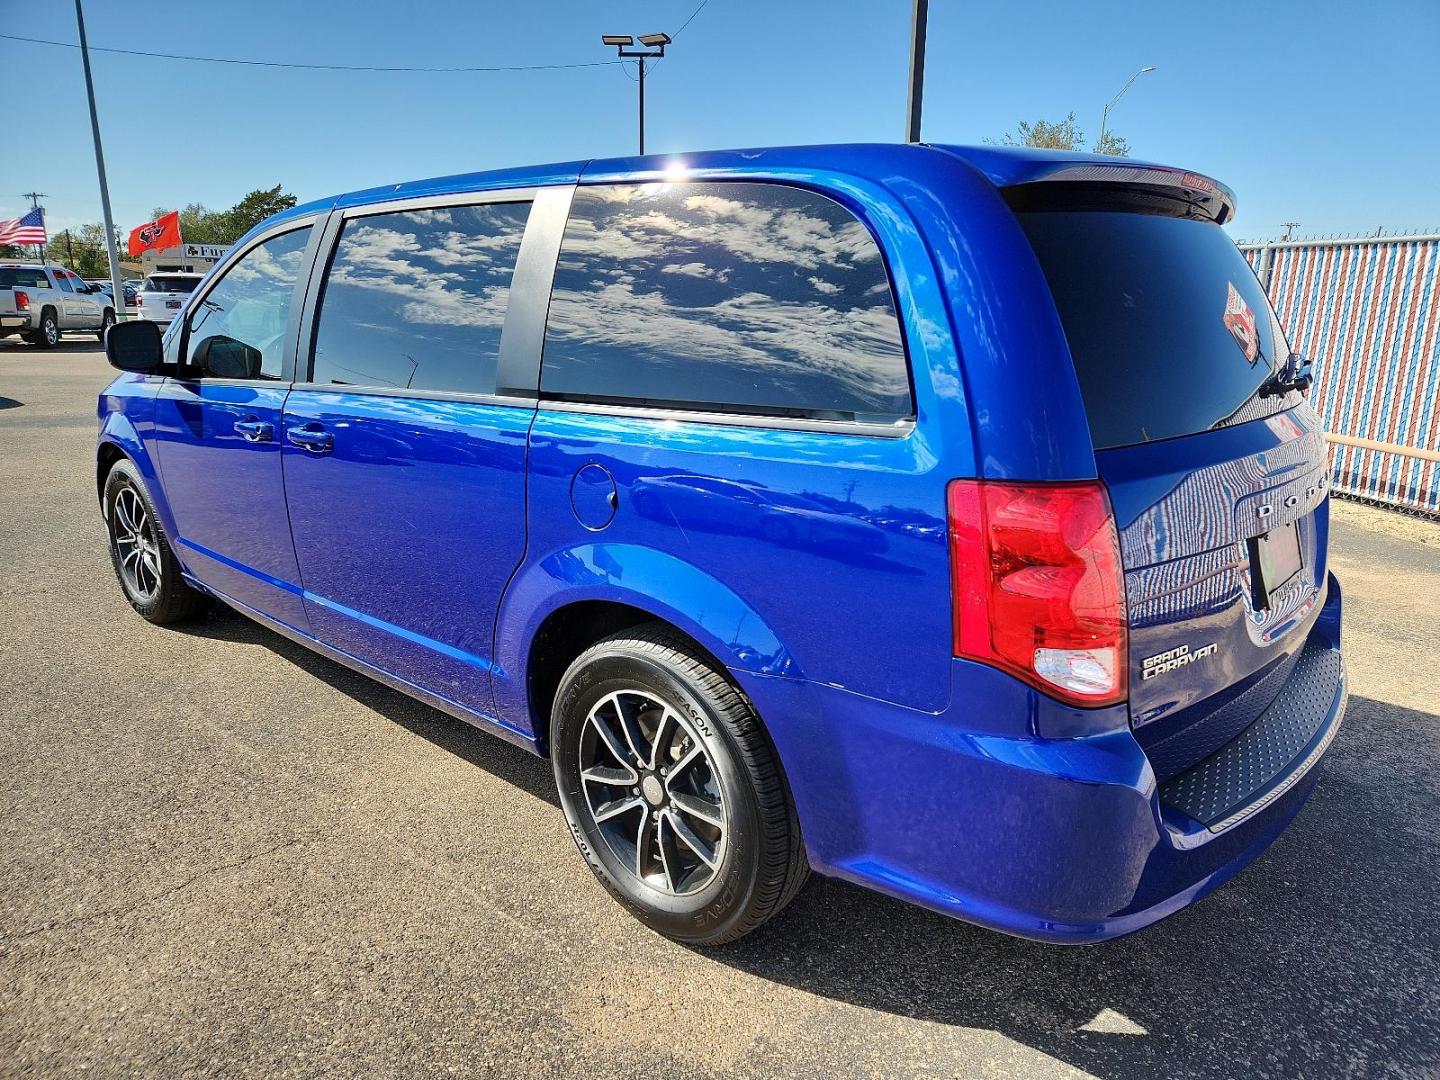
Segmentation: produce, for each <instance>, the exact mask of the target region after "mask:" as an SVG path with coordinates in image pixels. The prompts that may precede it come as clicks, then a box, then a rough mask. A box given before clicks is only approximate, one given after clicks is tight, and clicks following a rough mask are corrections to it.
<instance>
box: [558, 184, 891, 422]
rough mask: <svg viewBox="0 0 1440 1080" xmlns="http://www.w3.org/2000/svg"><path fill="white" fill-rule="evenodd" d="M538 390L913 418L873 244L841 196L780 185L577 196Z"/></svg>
mask: <svg viewBox="0 0 1440 1080" xmlns="http://www.w3.org/2000/svg"><path fill="white" fill-rule="evenodd" d="M540 385H541V389H542V391H543V392H544V393H545V394H546V395H547V396H549V397H553V398H561V399H570V400H591V401H610V402H617V403H625V404H642V405H662V406H670V407H677V408H698V409H709V410H716V411H722V412H741V413H752V414H760V415H773V416H801V417H812V418H822V419H834V420H884V421H890V420H894V419H896V418H897V417H906V416H910V415H912V407H911V399H910V382H909V374H908V369H907V366H906V362H905V350H904V346H903V344H902V340H901V334H900V323H899V320H898V318H897V317H896V312H895V301H894V297H893V295H892V293H891V289H890V280H889V278H888V276H887V275H886V272H885V265H884V261H883V259H882V258H881V254H880V249H879V247H878V246H877V245H876V243H875V239H874V238H873V237H872V236H871V235H870V232H869V230H868V229H866V227H865V226H864V225H863V224H861V223H860V222H859V221H858V220H857V219H856V218H855V216H854V215H853V214H851V213H850V212H849V211H848V210H846V209H845V208H844V207H843V206H841V205H840V204H839V203H837V202H834V201H833V200H831V199H828V198H826V197H824V196H822V195H817V194H815V193H813V192H809V191H803V190H801V189H799V188H793V187H786V186H783V185H780V184H760V183H739V182H736V183H679V184H641V185H623V186H614V187H610V186H605V187H598V186H597V187H590V188H580V189H579V190H577V191H576V192H575V198H574V202H573V204H572V206H571V210H570V219H569V222H568V223H567V225H566V227H565V236H564V240H563V242H562V244H561V249H560V258H559V264H558V266H557V267H556V271H555V286H554V292H553V294H552V296H551V300H550V314H549V320H548V323H547V325H546V331H545V352H544V359H543V363H542V366H541V375H540Z"/></svg>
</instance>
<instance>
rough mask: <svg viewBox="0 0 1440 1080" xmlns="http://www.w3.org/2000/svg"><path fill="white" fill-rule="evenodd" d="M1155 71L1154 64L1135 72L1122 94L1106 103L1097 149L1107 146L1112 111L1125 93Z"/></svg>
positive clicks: (1122, 89)
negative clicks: (1147, 74) (1137, 80)
mask: <svg viewBox="0 0 1440 1080" xmlns="http://www.w3.org/2000/svg"><path fill="white" fill-rule="evenodd" d="M1154 70H1155V65H1153V64H1151V65H1149V66H1148V67H1142V68H1141V69H1140V70H1139V71H1137V72H1135V74H1134V75H1131V76H1130V78H1128V79H1126V80H1125V85H1124V86H1122V87H1120V92H1119V93H1118V94H1116V95H1115V96H1114V97H1113V98H1111V99H1110V100H1109V101H1107V102H1106V103H1105V108H1104V109H1102V110H1101V111H1100V138H1098V139H1096V140H1095V147H1096V149H1099V148H1100V147H1102V146H1104V145H1105V131H1106V128H1107V127H1108V126H1109V122H1110V110H1111V109H1113V108H1114V107H1115V104H1116V102H1118V101H1119V100H1120V99H1121V98H1122V97H1124V96H1125V92H1126V91H1127V90H1129V89H1130V87H1131V86H1133V85H1134V84H1135V80H1136V79H1138V78H1139V77H1140V76H1141V75H1144V74H1145V73H1146V72H1147V71H1154Z"/></svg>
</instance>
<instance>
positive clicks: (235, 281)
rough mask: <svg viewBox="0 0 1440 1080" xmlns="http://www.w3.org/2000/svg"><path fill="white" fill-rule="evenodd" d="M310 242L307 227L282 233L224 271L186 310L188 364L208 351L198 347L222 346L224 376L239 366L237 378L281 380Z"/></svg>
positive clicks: (210, 348) (213, 349) (308, 227)
mask: <svg viewBox="0 0 1440 1080" xmlns="http://www.w3.org/2000/svg"><path fill="white" fill-rule="evenodd" d="M309 240H310V226H308V225H307V226H305V227H304V228H303V229H296V230H295V231H294V232H287V233H282V234H281V235H280V236H276V237H274V238H272V239H270V240H267V241H265V242H264V243H263V244H260V245H258V246H256V247H253V248H251V249H250V250H249V251H248V252H246V253H245V254H244V255H243V256H241V258H240V259H239V261H237V262H236V263H235V264H234V265H233V266H231V267H230V268H229V269H228V270H226V271H225V276H224V277H222V278H221V279H220V281H219V282H218V283H217V284H216V285H215V287H214V288H213V289H211V290H210V291H209V292H208V293H206V294H205V298H204V299H203V300H201V301H200V302H199V304H197V305H196V306H195V309H194V311H192V312H191V313H190V323H189V330H190V342H189V351H188V354H187V355H189V356H190V357H191V360H192V362H194V360H195V359H196V358H198V357H201V356H204V355H206V353H205V351H202V350H206V349H208V351H210V352H214V351H216V350H223V351H224V352H225V353H226V355H227V359H229V360H230V363H228V364H227V365H226V367H225V370H226V372H227V374H230V373H233V372H235V371H237V370H238V371H240V372H242V374H241V375H240V376H238V377H248V378H257V379H278V378H280V375H281V372H282V370H283V368H284V366H285V365H284V351H285V349H284V346H285V328H286V324H287V323H288V322H289V319H290V309H291V305H292V304H293V303H294V300H295V283H296V281H298V280H299V277H300V272H301V270H302V269H303V268H304V264H305V245H306V244H307V243H308V242H309ZM152 280H154V279H152ZM146 284H147V285H148V284H149V282H147V283H146ZM247 350H249V351H247ZM256 353H258V354H259V355H258V356H256V355H255V354H256ZM236 363H240V367H238V368H237V367H236V366H235V365H236Z"/></svg>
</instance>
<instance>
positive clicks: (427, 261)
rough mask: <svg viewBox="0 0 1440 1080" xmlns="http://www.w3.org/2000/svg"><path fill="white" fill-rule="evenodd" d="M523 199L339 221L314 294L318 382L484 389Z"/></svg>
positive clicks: (489, 384) (491, 380) (490, 384)
mask: <svg viewBox="0 0 1440 1080" xmlns="http://www.w3.org/2000/svg"><path fill="white" fill-rule="evenodd" d="M529 214H530V204H529V203H489V204H484V205H480V206H453V207H446V208H444V209H438V210H411V211H405V212H401V213H392V214H374V215H369V216H366V217H358V218H354V219H352V220H350V221H348V222H346V223H345V227H344V229H343V230H342V232H341V234H340V242H339V245H338V246H337V249H336V252H335V258H334V260H333V261H332V263H331V268H330V274H329V277H328V279H327V281H326V285H325V293H324V296H323V298H322V300H321V308H320V326H319V331H318V333H317V335H316V342H315V373H314V375H313V380H314V381H315V382H319V383H333V384H348V385H360V386H371V387H396V388H402V387H403V388H409V389H416V390H449V391H457V392H465V393H490V392H492V391H493V390H494V389H495V365H496V361H497V359H498V357H499V352H500V332H501V330H502V329H503V328H504V325H505V305H506V302H507V300H508V298H509V293H510V279H511V276H512V274H513V272H514V269H515V259H516V256H517V255H518V254H519V251H520V240H521V238H522V236H523V235H524V232H525V221H526V219H527V218H528V217H529Z"/></svg>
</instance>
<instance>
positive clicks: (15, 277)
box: [0, 266, 50, 289]
mask: <svg viewBox="0 0 1440 1080" xmlns="http://www.w3.org/2000/svg"><path fill="white" fill-rule="evenodd" d="M49 287H50V282H49V281H47V280H46V279H45V271H43V270H31V269H29V268H27V267H24V266H0V289H48V288H49Z"/></svg>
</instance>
